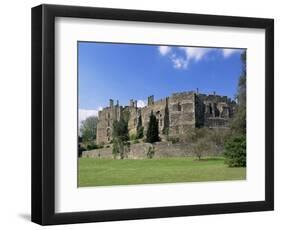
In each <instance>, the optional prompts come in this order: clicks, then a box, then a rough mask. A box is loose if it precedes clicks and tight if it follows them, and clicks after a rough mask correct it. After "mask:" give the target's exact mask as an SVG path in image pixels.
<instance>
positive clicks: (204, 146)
mask: <svg viewBox="0 0 281 230" xmlns="http://www.w3.org/2000/svg"><path fill="white" fill-rule="evenodd" d="M209 149H210V146H209V143H208V142H206V140H205V139H204V138H201V139H198V140H197V141H196V142H195V143H194V144H193V152H194V153H195V155H196V156H197V157H198V160H201V157H202V156H204V155H205V153H206V152H207V151H208V150H209Z"/></svg>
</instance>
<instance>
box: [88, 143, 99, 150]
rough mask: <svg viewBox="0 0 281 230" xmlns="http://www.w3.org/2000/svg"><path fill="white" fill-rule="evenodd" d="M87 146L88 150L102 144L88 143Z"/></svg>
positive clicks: (97, 147)
mask: <svg viewBox="0 0 281 230" xmlns="http://www.w3.org/2000/svg"><path fill="white" fill-rule="evenodd" d="M86 148H87V150H93V149H99V148H100V146H99V145H97V144H94V143H92V144H88V145H87V147H86Z"/></svg>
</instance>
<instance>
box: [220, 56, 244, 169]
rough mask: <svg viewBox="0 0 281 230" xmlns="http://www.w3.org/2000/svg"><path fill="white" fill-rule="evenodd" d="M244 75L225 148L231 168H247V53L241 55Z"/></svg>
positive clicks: (241, 79)
mask: <svg viewBox="0 0 281 230" xmlns="http://www.w3.org/2000/svg"><path fill="white" fill-rule="evenodd" d="M241 61H242V73H241V75H240V78H239V82H238V90H237V96H236V98H237V101H238V106H237V111H236V113H235V115H234V118H233V121H232V124H231V129H232V132H233V134H234V135H233V136H232V138H230V139H229V140H228V141H227V142H226V144H225V146H224V155H225V158H226V160H225V162H226V163H227V164H228V166H229V167H246V51H244V52H243V53H242V54H241Z"/></svg>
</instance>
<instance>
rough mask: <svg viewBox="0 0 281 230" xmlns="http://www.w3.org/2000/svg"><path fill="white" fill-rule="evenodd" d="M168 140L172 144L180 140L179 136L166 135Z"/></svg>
mask: <svg viewBox="0 0 281 230" xmlns="http://www.w3.org/2000/svg"><path fill="white" fill-rule="evenodd" d="M168 141H171V142H172V144H175V143H178V142H179V141H180V138H179V137H168Z"/></svg>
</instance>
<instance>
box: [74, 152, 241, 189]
mask: <svg viewBox="0 0 281 230" xmlns="http://www.w3.org/2000/svg"><path fill="white" fill-rule="evenodd" d="M78 173H79V187H83V186H106V185H130V184H155V183H173V182H195V181H220V180H244V179H246V168H229V167H228V166H227V165H225V164H224V159H223V158H206V159H202V160H200V161H198V160H197V159H196V158H192V157H184V158H165V159H145V160H113V159H94V158H80V159H79V172H78Z"/></svg>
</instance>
